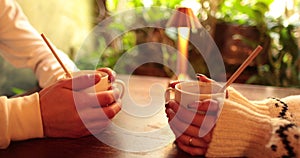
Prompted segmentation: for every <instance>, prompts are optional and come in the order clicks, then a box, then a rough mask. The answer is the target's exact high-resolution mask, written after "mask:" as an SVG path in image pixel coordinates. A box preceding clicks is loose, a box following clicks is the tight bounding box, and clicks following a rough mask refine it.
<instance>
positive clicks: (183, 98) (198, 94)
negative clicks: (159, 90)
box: [165, 81, 226, 137]
mask: <svg viewBox="0 0 300 158" xmlns="http://www.w3.org/2000/svg"><path fill="white" fill-rule="evenodd" d="M221 88H222V86H221V85H219V84H217V83H216V82H211V83H208V82H199V81H183V82H179V83H177V84H176V85H175V87H174V88H172V87H170V88H168V89H167V90H166V93H165V99H166V101H169V100H170V99H174V100H175V101H176V102H177V103H178V104H180V106H181V107H184V108H186V109H188V110H189V111H193V112H194V113H189V114H191V115H193V116H187V117H186V118H185V119H184V120H185V121H190V123H192V121H193V118H194V116H196V114H200V115H201V116H203V121H202V123H201V125H199V133H198V136H199V137H203V136H205V135H206V134H207V133H208V132H209V131H210V130H211V129H212V128H213V127H214V125H215V123H216V120H217V118H218V117H219V115H220V112H221V109H222V107H223V104H224V99H225V95H226V93H225V92H221V91H220V89H221ZM206 99H212V100H216V101H217V102H218V103H217V106H218V108H217V109H218V110H213V112H212V111H211V110H212V109H214V108H212V107H214V106H210V105H209V107H207V109H206V110H205V109H204V110H203V111H202V110H199V108H200V109H201V107H198V106H197V107H196V108H195V106H190V105H192V104H193V105H195V103H196V104H197V102H201V101H203V100H206ZM211 108H212V109H211ZM208 112H209V113H208ZM181 116H182V115H181ZM187 118H189V119H187ZM185 128H188V126H186V127H185Z"/></svg>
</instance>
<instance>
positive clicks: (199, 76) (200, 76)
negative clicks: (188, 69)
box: [196, 73, 206, 81]
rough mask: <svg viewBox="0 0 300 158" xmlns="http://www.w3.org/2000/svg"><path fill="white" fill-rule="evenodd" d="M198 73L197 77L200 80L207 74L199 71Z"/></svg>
mask: <svg viewBox="0 0 300 158" xmlns="http://www.w3.org/2000/svg"><path fill="white" fill-rule="evenodd" d="M196 75H197V79H198V80H199V81H200V80H201V78H206V76H205V75H203V74H199V73H197V74H196Z"/></svg>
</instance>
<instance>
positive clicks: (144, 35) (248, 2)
mask: <svg viewBox="0 0 300 158" xmlns="http://www.w3.org/2000/svg"><path fill="white" fill-rule="evenodd" d="M29 1H30V2H29ZM32 1H36V0H26V1H22V2H20V3H21V6H22V7H23V8H24V11H25V14H26V15H27V16H28V19H29V20H30V22H32V24H33V25H34V26H35V27H37V28H38V30H39V31H42V32H46V34H47V36H48V37H50V39H51V41H52V42H53V43H55V45H57V46H58V47H59V48H62V49H63V50H64V51H65V52H66V53H67V54H68V55H69V56H70V57H71V58H72V59H74V60H75V61H76V64H77V66H78V67H79V68H81V69H95V68H96V67H111V68H113V67H114V66H115V64H116V62H117V61H118V59H119V58H120V57H121V56H122V55H123V54H124V53H125V52H128V51H131V50H132V48H134V47H135V46H137V45H140V44H143V43H147V42H158V43H163V44H166V45H168V46H172V47H174V48H176V40H177V36H176V35H174V34H172V33H171V32H168V30H165V29H161V28H154V27H147V28H138V29H133V30H130V31H128V32H126V33H123V34H120V35H119V36H117V37H116V38H114V39H113V40H111V41H107V37H110V36H112V35H115V34H118V33H120V32H123V31H124V30H125V29H126V27H128V26H129V25H133V24H135V20H136V19H139V22H140V21H142V22H145V23H151V24H154V25H156V24H157V25H159V26H161V25H163V24H162V23H165V22H166V21H167V20H168V18H169V17H170V16H171V15H170V14H166V13H164V8H166V9H165V10H168V9H175V8H176V7H179V6H185V7H191V8H192V9H193V11H194V13H195V15H196V16H197V17H198V18H199V20H200V22H201V23H202V25H203V26H204V28H205V29H206V30H207V31H208V32H209V33H210V34H211V35H212V37H213V38H214V39H215V41H216V44H217V45H218V47H219V49H220V51H221V53H222V55H223V57H224V62H225V64H226V71H227V72H228V77H229V76H230V75H231V74H232V72H234V71H235V70H236V68H237V67H238V66H239V65H240V64H241V63H240V61H242V60H244V57H247V56H248V55H249V52H251V51H252V50H253V49H254V48H255V47H256V45H258V44H260V45H262V46H263V47H264V48H265V49H264V52H263V53H262V55H260V57H258V58H257V59H256V61H255V62H254V63H253V64H252V65H251V66H250V67H249V68H248V69H247V70H246V71H245V72H244V73H243V75H241V77H240V78H239V79H238V82H242V83H249V84H261V85H270V86H282V87H299V86H300V73H299V70H300V61H299V33H300V31H299V30H300V29H299V8H300V7H299V1H298V0H172V1H169V0H87V1H72V0H67V3H68V4H70V5H68V6H70V7H64V8H62V7H59V6H66V5H61V3H66V2H65V1H61V2H57V3H56V1H55V2H54V1H53V2H52V1H51V2H47V3H46V2H39V3H31V2H32ZM57 1H58V0H57ZM49 3H51V5H52V7H50V8H49V7H46V6H49ZM83 3H84V4H83ZM33 4H36V6H35V5H33ZM54 4H55V5H57V6H58V7H53V5H54ZM71 4H72V5H71ZM37 6H39V7H41V6H44V7H42V9H38V10H37V11H38V12H40V11H41V12H43V14H36V13H34V12H33V11H32V7H37ZM156 7H160V9H159V10H157V8H156ZM55 8H56V9H55ZM59 8H60V9H61V10H60V9H59ZM133 8H140V9H141V10H140V14H139V17H134V18H128V19H126V20H127V21H126V22H124V23H118V22H115V23H110V24H109V27H111V29H113V31H112V32H101V30H100V33H101V34H102V35H103V38H102V37H99V38H97V39H94V40H95V41H94V43H95V47H93V50H88V51H89V52H90V53H91V54H90V55H87V56H85V55H82V56H77V55H78V54H80V53H81V52H80V49H82V50H84V49H83V48H82V46H81V44H82V43H83V42H84V40H85V39H86V37H87V36H88V34H89V33H90V32H92V31H95V29H96V28H97V24H99V23H100V22H102V21H104V20H105V19H107V18H108V17H112V16H113V15H114V14H116V13H119V12H122V11H125V10H129V9H133ZM51 9H53V10H51ZM54 9H55V10H54ZM62 10H64V11H62ZM53 13H55V14H53ZM45 16H47V17H49V18H44V17H45ZM41 19H43V20H41ZM49 19H53V22H51V20H50V21H49ZM66 19H67V20H66ZM57 20H60V21H57ZM123 20H124V19H123ZM131 20H132V21H131ZM64 22H68V23H69V24H68V25H65V24H64V25H57V24H59V23H64ZM156 22H159V23H156ZM49 25H51V27H49ZM137 25H139V24H137ZM140 25H141V26H142V23H141V24H140ZM221 26H222V27H221ZM224 26H226V27H224ZM49 28H51V29H49ZM223 29H228V31H226V30H223ZM230 29H231V30H230ZM248 29H249V30H250V33H247V32H248ZM47 30H48V31H47ZM53 30H54V31H53ZM232 30H234V31H232ZM237 30H239V31H237ZM240 30H241V31H240ZM220 31H221V32H220ZM251 31H252V32H251ZM253 31H254V33H253ZM65 33H68V35H66V34H65ZM228 33H230V34H228ZM249 34H252V35H255V36H254V37H253V36H248V35H249ZM75 35H78V36H76V37H75ZM149 49H153V51H158V50H159V51H160V52H161V55H160V56H158V57H157V58H159V59H160V60H161V63H164V64H166V65H172V64H173V65H174V64H175V63H176V58H177V57H176V54H175V53H172V51H171V50H169V49H168V48H167V47H162V48H149ZM188 49H189V54H190V56H189V60H190V62H191V64H192V65H193V67H194V69H195V71H196V72H198V73H203V74H206V75H208V74H209V72H208V70H207V68H206V64H205V62H204V61H203V59H202V57H201V56H199V52H197V50H196V49H195V47H194V46H193V45H192V44H190V46H189V48H188ZM99 52H101V53H103V54H101V58H100V59H99V58H98V56H99ZM133 53H134V52H133ZM135 53H136V52H135ZM76 57H78V58H80V60H77V59H76ZM232 61H233V62H232ZM129 63H130V60H129ZM95 65H97V66H96V67H95ZM129 65H130V64H129ZM125 69H126V67H124V72H119V73H125V72H126V70H125ZM134 73H135V74H140V75H153V76H161V77H172V75H173V72H172V71H170V70H169V69H168V68H167V67H165V66H164V65H162V64H156V63H148V64H145V65H143V66H141V67H139V68H137V69H136V70H135V72H134ZM20 76H22V77H20ZM0 77H1V78H0V95H9V96H11V95H14V94H17V93H22V92H23V91H24V90H28V89H30V87H34V86H36V85H37V83H36V80H35V78H34V75H33V74H32V72H31V71H30V70H21V71H20V70H14V68H12V67H11V66H10V65H9V64H8V63H6V62H4V61H3V60H2V59H1V60H0ZM19 78H22V79H21V80H19Z"/></svg>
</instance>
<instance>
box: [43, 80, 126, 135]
mask: <svg viewBox="0 0 300 158" xmlns="http://www.w3.org/2000/svg"><path fill="white" fill-rule="evenodd" d="M112 76H113V75H112ZM100 80H101V77H100V76H99V75H98V74H95V75H83V76H79V77H76V78H73V79H64V80H60V81H58V82H57V83H55V84H53V85H52V86H50V87H47V88H45V89H43V90H42V91H40V92H39V96H40V107H41V115H42V120H43V128H44V135H45V136H48V137H69V138H78V137H82V136H86V135H90V134H91V133H99V132H100V131H102V130H103V129H104V128H105V127H106V126H107V125H108V124H109V123H110V119H112V118H113V117H114V116H115V115H116V114H117V113H118V112H119V111H120V110H121V103H120V102H119V101H117V100H118V95H119V93H118V92H117V91H113V90H108V91H102V92H98V93H85V92H82V91H80V90H82V89H85V88H88V87H90V86H93V85H94V84H96V83H98V82H99V81H100ZM75 83H77V84H75Z"/></svg>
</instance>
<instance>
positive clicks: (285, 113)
mask: <svg viewBox="0 0 300 158" xmlns="http://www.w3.org/2000/svg"><path fill="white" fill-rule="evenodd" d="M253 103H254V104H257V105H260V106H267V107H268V108H269V112H270V114H269V115H270V117H272V118H281V119H286V120H288V121H291V122H294V118H293V115H292V113H291V112H290V111H289V104H288V102H286V101H284V100H283V99H279V98H271V97H270V98H268V99H265V100H263V101H256V102H253Z"/></svg>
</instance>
